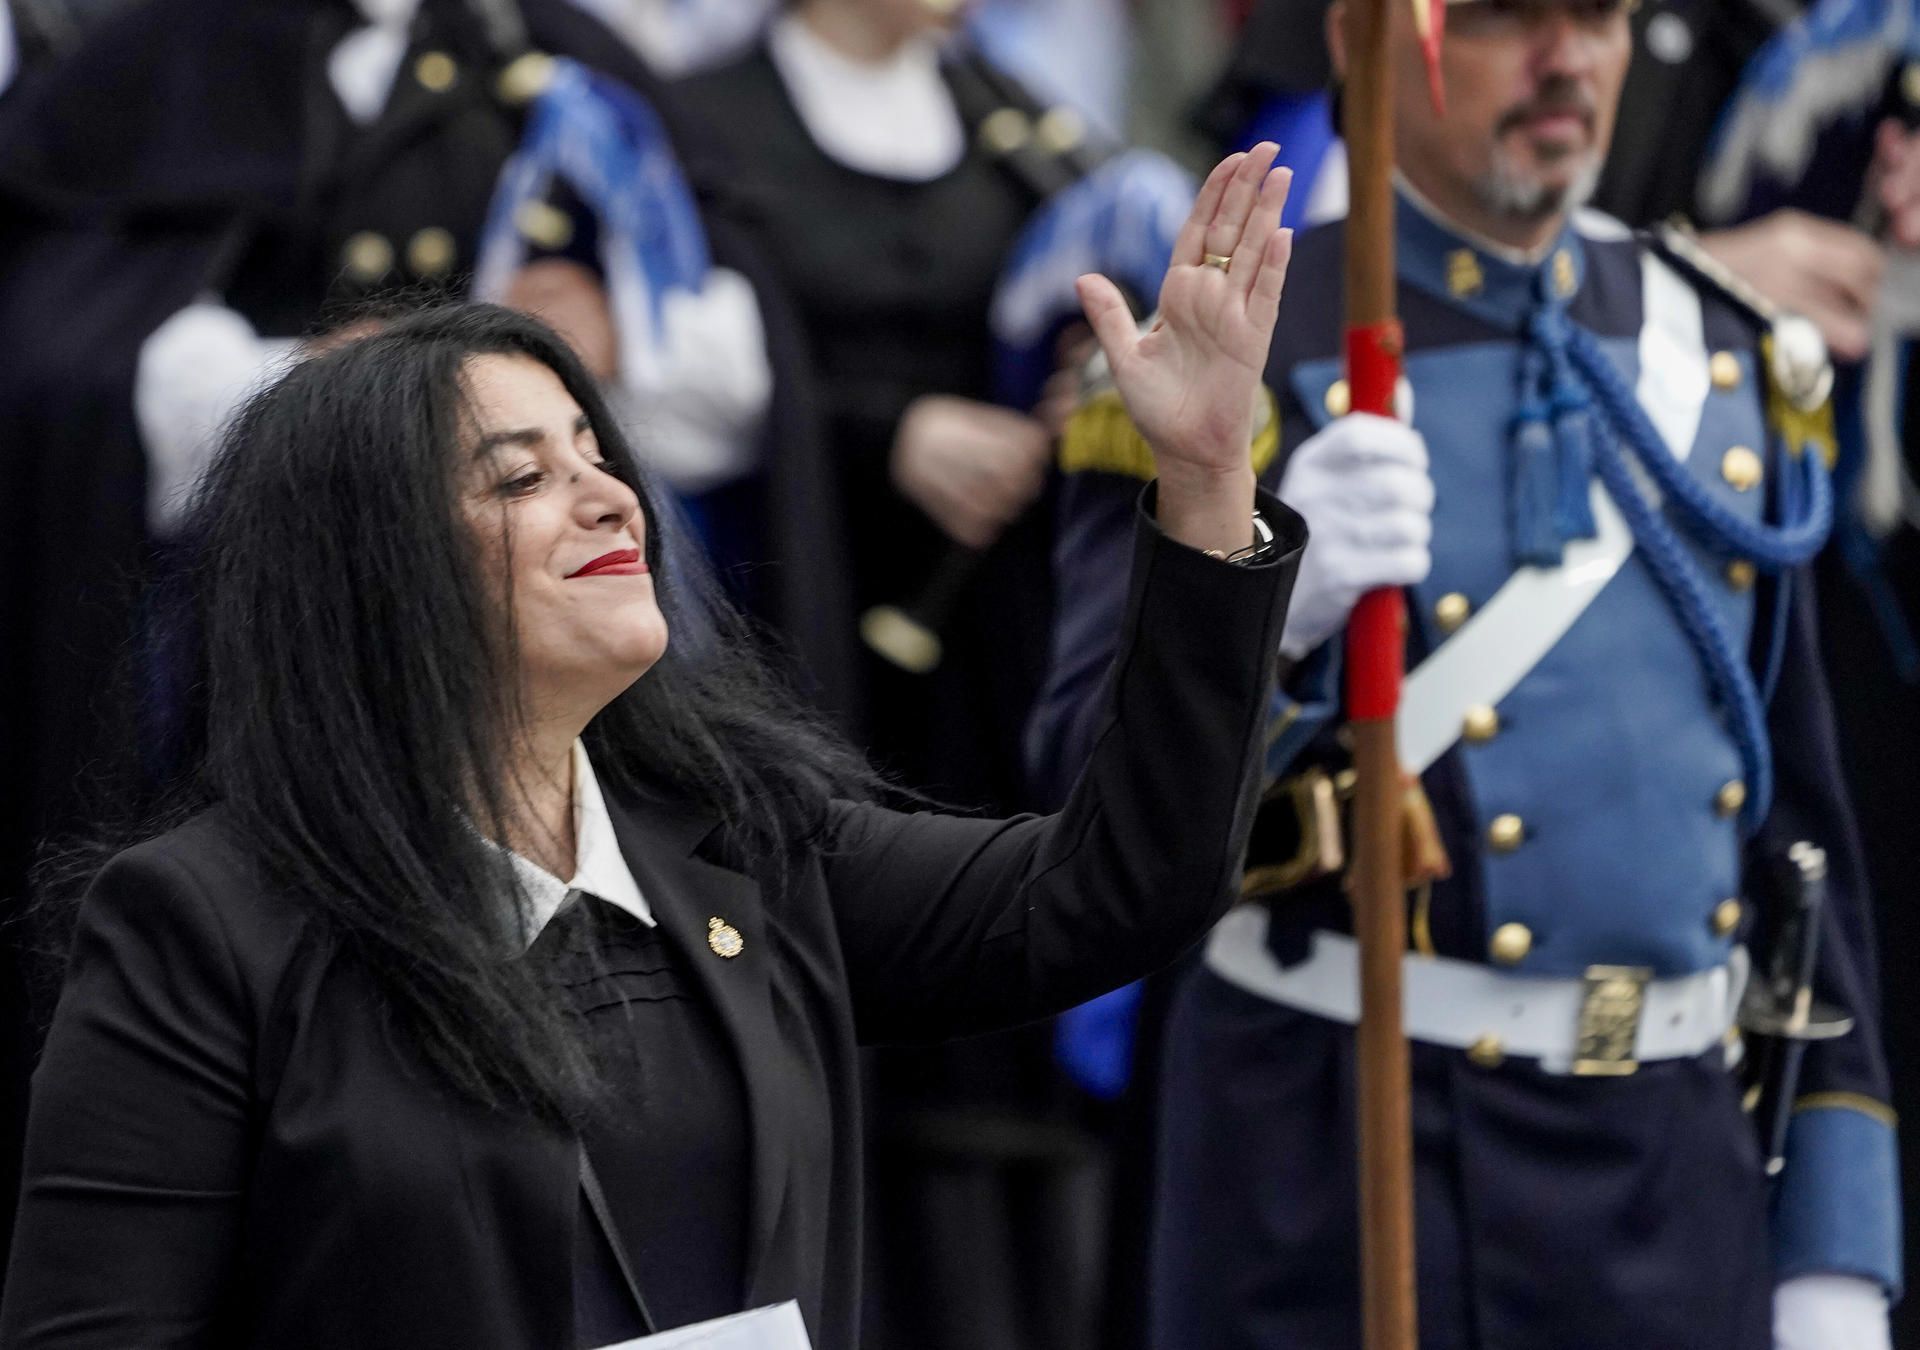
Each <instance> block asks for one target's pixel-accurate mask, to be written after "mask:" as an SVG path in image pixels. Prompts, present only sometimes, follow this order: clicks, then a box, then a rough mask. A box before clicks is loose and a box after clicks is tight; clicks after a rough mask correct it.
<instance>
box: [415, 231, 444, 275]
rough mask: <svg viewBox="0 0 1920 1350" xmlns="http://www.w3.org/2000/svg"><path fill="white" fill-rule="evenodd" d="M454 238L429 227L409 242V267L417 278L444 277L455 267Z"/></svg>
mask: <svg viewBox="0 0 1920 1350" xmlns="http://www.w3.org/2000/svg"><path fill="white" fill-rule="evenodd" d="M454 253H455V248H454V243H453V236H452V235H451V234H449V233H448V232H447V231H445V230H443V229H441V228H440V227H439V226H438V225H429V226H427V228H426V229H424V230H421V231H419V232H418V233H416V234H415V235H414V236H413V238H411V239H409V240H408V241H407V267H408V268H409V269H410V270H411V271H412V272H413V274H414V275H415V276H417V277H442V276H445V275H446V274H447V273H448V271H450V270H451V269H452V267H453V255H454Z"/></svg>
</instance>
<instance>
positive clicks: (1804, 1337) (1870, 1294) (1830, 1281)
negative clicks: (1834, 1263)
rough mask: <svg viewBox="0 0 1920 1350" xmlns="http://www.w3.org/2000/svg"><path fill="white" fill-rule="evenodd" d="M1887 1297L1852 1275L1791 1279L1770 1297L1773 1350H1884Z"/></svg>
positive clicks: (1872, 1284) (1872, 1283)
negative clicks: (1771, 1301)
mask: <svg viewBox="0 0 1920 1350" xmlns="http://www.w3.org/2000/svg"><path fill="white" fill-rule="evenodd" d="M1891 1344H1892V1336H1891V1333H1889V1331H1888V1330H1887V1293H1886V1290H1884V1289H1882V1288H1881V1287H1880V1284H1879V1282H1878V1281H1877V1280H1865V1279H1861V1278H1860V1277H1859V1276H1857V1275H1797V1276H1795V1277H1794V1278H1793V1279H1791V1280H1788V1281H1787V1282H1786V1283H1785V1284H1783V1285H1781V1286H1780V1287H1779V1288H1778V1289H1775V1290H1774V1291H1773V1345H1774V1350H1888V1346H1890V1345H1891Z"/></svg>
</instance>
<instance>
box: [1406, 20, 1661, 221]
mask: <svg viewBox="0 0 1920 1350" xmlns="http://www.w3.org/2000/svg"><path fill="white" fill-rule="evenodd" d="M1435 3H1436V4H1440V3H1444V0H1435ZM1392 8H1393V14H1394V18H1393V38H1394V46H1395V66H1394V71H1395V80H1394V135H1395V137H1396V140H1397V141H1398V151H1397V153H1396V156H1395V158H1396V159H1397V160H1398V161H1399V163H1400V164H1401V166H1402V169H1403V172H1405V173H1406V174H1407V175H1408V177H1409V178H1410V179H1411V180H1412V181H1413V183H1414V185H1415V186H1416V187H1419V188H1421V189H1422V190H1423V191H1424V192H1425V193H1426V194H1427V195H1428V196H1429V197H1432V198H1433V199H1435V200H1436V201H1437V202H1439V203H1440V204H1441V205H1443V206H1444V205H1448V204H1450V203H1453V202H1457V201H1460V200H1462V199H1463V196H1464V195H1470V197H1471V199H1472V200H1473V201H1475V202H1476V203H1477V205H1478V206H1479V208H1480V209H1482V210H1485V211H1489V212H1491V213H1493V214H1495V215H1499V216H1506V217H1511V218H1514V219H1517V220H1539V219H1545V218H1547V217H1550V216H1553V215H1555V214H1557V213H1559V212H1560V211H1563V210H1566V209H1568V208H1569V207H1572V206H1576V205H1578V204H1579V203H1580V202H1581V201H1582V200H1584V199H1585V198H1586V196H1587V195H1588V194H1589V193H1590V192H1591V191H1592V188H1593V184H1594V183H1595V181H1597V180H1598V178H1599V175H1600V166H1601V163H1602V161H1603V160H1604V159H1605V158H1606V153H1607V144H1608V142H1609V141H1610V140H1611V139H1612V137H1613V119H1614V113H1615V111H1616V107H1617V105H1618V103H1619V99H1620V86H1621V83H1622V82H1623V81H1624V80H1625V79H1626V74H1627V62H1628V59H1629V58H1630V57H1631V56H1632V54H1633V38H1632V33H1631V30H1630V28H1629V24H1628V14H1629V11H1630V8H1631V6H1630V3H1629V0H1467V3H1463V4H1454V5H1451V6H1449V7H1448V9H1447V15H1446V36H1445V40H1444V42H1443V43H1442V48H1441V52H1442V54H1441V75H1442V79H1443V83H1444V86H1445V89H1446V99H1447V111H1446V116H1445V117H1444V118H1442V117H1439V116H1437V115H1436V114H1435V112H1434V109H1433V104H1432V99H1431V97H1430V95H1429V94H1428V92H1427V83H1426V68H1425V62H1424V59H1423V58H1422V55H1421V52H1420V46H1419V36H1418V33H1417V31H1416V30H1415V27H1414V22H1413V17H1412V14H1411V9H1412V6H1411V5H1410V4H1409V3H1407V0H1394V4H1393V6H1392Z"/></svg>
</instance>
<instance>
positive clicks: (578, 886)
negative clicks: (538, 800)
mask: <svg viewBox="0 0 1920 1350" xmlns="http://www.w3.org/2000/svg"><path fill="white" fill-rule="evenodd" d="M573 837H574V852H573V857H574V863H573V880H572V881H562V880H560V878H559V877H556V876H555V875H554V874H553V873H551V872H549V871H547V870H546V869H545V868H544V867H541V866H540V865H539V864H537V863H534V862H530V861H528V860H527V859H525V858H523V857H521V856H520V855H519V854H518V853H514V852H511V851H509V852H508V854H507V860H508V861H509V862H510V863H512V864H513V872H514V875H515V876H516V877H517V878H518V879H519V881H520V885H521V886H522V887H524V888H525V890H526V894H527V902H528V909H527V914H526V927H525V931H526V944H527V946H529V947H531V946H532V945H533V942H534V939H535V938H537V937H539V936H540V933H541V930H543V929H544V928H546V926H547V924H548V922H549V921H550V920H551V919H552V918H553V916H554V915H556V914H558V913H559V912H560V911H561V910H562V909H564V908H566V906H567V905H568V904H569V903H570V902H571V901H572V900H573V898H574V896H575V894H576V893H577V892H581V891H585V892H587V893H588V894H590V895H597V896H599V897H600V898H601V899H602V900H605V901H606V902H607V903H608V904H610V905H618V906H619V907H620V908H621V909H624V910H625V911H626V912H627V913H629V914H631V915H633V917H634V918H636V919H638V920H640V922H641V923H644V924H646V925H647V926H648V927H649V928H651V927H653V926H654V920H653V909H652V907H651V906H649V905H648V904H647V899H646V897H645V896H643V895H641V894H640V887H639V884H638V883H636V882H635V881H634V879H633V873H632V872H631V871H630V870H629V869H628V867H627V860H626V858H624V857H623V856H622V855H621V853H620V841H619V840H618V839H617V838H615V837H614V833H613V817H612V816H610V815H608V814H607V799H606V798H605V797H603V796H602V795H601V794H600V780H599V779H598V778H597V777H595V776H594V772H593V764H592V763H591V762H590V761H589V760H588V759H587V747H586V746H584V745H582V744H581V743H580V742H579V741H575V742H574V743H573Z"/></svg>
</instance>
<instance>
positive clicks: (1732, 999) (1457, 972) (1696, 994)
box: [1206, 905, 1747, 1073]
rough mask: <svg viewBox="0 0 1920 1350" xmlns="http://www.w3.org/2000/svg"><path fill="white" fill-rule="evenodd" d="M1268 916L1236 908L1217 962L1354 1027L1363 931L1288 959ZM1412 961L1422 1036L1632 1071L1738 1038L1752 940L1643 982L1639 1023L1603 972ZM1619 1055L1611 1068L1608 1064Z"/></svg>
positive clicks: (1331, 938)
mask: <svg viewBox="0 0 1920 1350" xmlns="http://www.w3.org/2000/svg"><path fill="white" fill-rule="evenodd" d="M1267 923H1268V913H1267V910H1266V908H1265V907H1264V906H1260V905H1246V906H1243V907H1241V908H1239V909H1236V910H1234V911H1233V912H1232V913H1230V914H1228V915H1227V917H1226V918H1224V919H1222V920H1221V921H1220V922H1219V923H1218V924H1216V925H1215V926H1214V930H1213V935H1212V937H1210V938H1209V939H1208V940H1207V951H1206V963H1207V968H1208V969H1209V970H1211V971H1213V972H1214V974H1216V975H1218V976H1220V978H1221V979H1223V980H1226V981H1227V982H1228V983H1230V984H1233V985H1236V986H1238V987H1239V988H1241V989H1244V990H1246V991H1247V992H1248V993H1250V994H1257V995H1259V996H1260V997H1262V998H1266V999H1271V1000H1272V1001H1273V1002H1275V1003H1280V1004H1284V1005H1286V1006H1287V1007H1289V1008H1295V1009H1298V1010H1299V1011H1301V1012H1305V1013H1312V1014H1313V1015H1314V1016H1316V1017H1324V1018H1327V1019H1329V1020H1331V1021H1335V1022H1345V1023H1347V1024H1349V1025H1351V1024H1353V1023H1355V1022H1357V1021H1359V1020H1360V965H1359V948H1358V947H1357V945H1356V944H1355V942H1354V940H1353V939H1352V938H1350V937H1347V936H1345V935H1344V934H1341V933H1330V932H1324V931H1322V932H1316V933H1314V934H1313V945H1312V950H1311V952H1310V954H1309V955H1308V956H1307V959H1306V960H1304V961H1301V962H1299V963H1298V964H1296V965H1292V966H1282V965H1281V964H1280V963H1279V962H1278V961H1276V960H1275V959H1274V957H1273V953H1272V952H1271V951H1269V950H1268V948H1267ZM1595 969H1596V970H1612V969H1614V968H1612V967H1604V968H1603V967H1595ZM1402 971H1403V977H1404V985H1403V993H1402V1012H1403V1020H1404V1023H1405V1026H1406V1033H1407V1035H1408V1037H1409V1038H1411V1039H1413V1040H1416V1041H1425V1042H1426V1043H1428V1044H1429V1045H1444V1046H1450V1047H1452V1048H1454V1049H1460V1050H1467V1049H1475V1048H1479V1049H1482V1050H1491V1051H1492V1052H1493V1053H1494V1054H1495V1055H1497V1056H1501V1057H1504V1056H1519V1057H1521V1058H1525V1059H1535V1060H1538V1061H1539V1062H1540V1067H1541V1068H1542V1069H1544V1070H1546V1071H1547V1072H1549V1073H1630V1072H1632V1071H1633V1068H1634V1066H1635V1065H1636V1064H1637V1063H1639V1062H1643V1061H1650V1060H1662V1059H1685V1058H1691V1057H1693V1056H1695V1055H1701V1054H1705V1053H1706V1052H1707V1051H1709V1050H1711V1049H1713V1048H1714V1047H1715V1046H1719V1045H1725V1044H1728V1042H1729V1040H1730V1038H1729V1037H1728V1035H1727V1031H1728V1029H1729V1028H1730V1027H1732V1026H1733V1023H1734V1016H1735V1014H1736V1013H1737V1012H1738V1010H1739V1006H1740V996H1741V994H1742V993H1743V992H1744V986H1745V984H1746V973H1747V956H1746V950H1745V949H1744V948H1736V949H1735V950H1734V953H1733V956H1732V958H1731V959H1730V960H1729V961H1728V963H1727V964H1726V965H1724V966H1715V967H1714V968H1713V969H1711V970H1703V971H1700V972H1698V973H1696V974H1693V975H1683V976H1678V977H1676V978H1672V979H1664V980H1647V981H1644V982H1642V983H1641V984H1640V985H1639V986H1638V988H1639V994H1640V1001H1639V1003H1638V1006H1637V1008H1635V1010H1634V1012H1633V1023H1632V1024H1631V1025H1628V1024H1627V1023H1626V1022H1624V1021H1623V1020H1621V1019H1620V1018H1619V1017H1613V1016H1611V1015H1612V1014H1616V1013H1619V1012H1620V1011H1621V1004H1622V999H1621V997H1620V993H1621V991H1618V990H1610V989H1609V988H1608V987H1607V977H1604V976H1603V977H1600V978H1599V979H1598V980H1596V978H1595V977H1594V976H1593V975H1592V974H1591V973H1590V974H1589V975H1588V976H1587V977H1585V978H1542V977H1539V976H1528V975H1503V974H1500V973H1499V972H1498V971H1495V970H1492V969H1490V968H1489V967H1487V966H1483V965H1479V964H1478V963H1476V962H1472V961H1456V960H1452V959H1450V958H1448V957H1444V956H1420V955H1417V954H1415V953H1412V952H1409V953H1408V954H1407V956H1406V957H1405V960H1404V963H1403V966H1402ZM1596 996H1598V997H1596ZM1596 1001H1597V1002H1598V1003H1599V1005H1600V1007H1599V1013H1598V1020H1597V1021H1596V1011H1595V1008H1596ZM1608 1027H1611V1029H1612V1030H1613V1032H1615V1033H1616V1034H1617V1035H1618V1037H1619V1040H1620V1043H1619V1045H1618V1046H1617V1047H1616V1052H1615V1053H1614V1055H1613V1056H1612V1057H1611V1060H1610V1061H1609V1058H1608V1057H1607V1056H1606V1055H1605V1054H1604V1053H1596V1047H1595V1036H1596V1034H1603V1033H1604V1032H1605V1030H1606V1029H1607V1028H1608ZM1597 1029H1598V1030H1597ZM1609 1062H1611V1064H1612V1065H1613V1067H1606V1065H1607V1064H1608V1063H1609Z"/></svg>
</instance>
